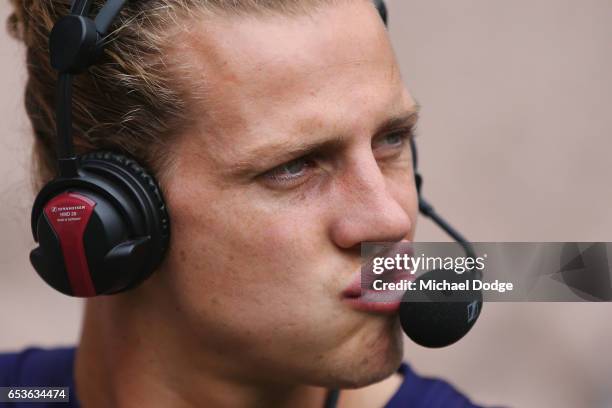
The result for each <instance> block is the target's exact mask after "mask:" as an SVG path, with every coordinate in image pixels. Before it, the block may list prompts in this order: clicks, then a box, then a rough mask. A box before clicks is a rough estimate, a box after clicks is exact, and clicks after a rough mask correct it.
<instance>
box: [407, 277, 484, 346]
mask: <svg viewBox="0 0 612 408" xmlns="http://www.w3.org/2000/svg"><path fill="white" fill-rule="evenodd" d="M468 273H469V272H465V273H464V274H463V275H460V274H458V273H456V272H455V271H454V270H444V269H442V270H440V269H435V270H433V271H429V272H427V273H425V274H424V275H423V276H421V277H419V278H418V279H417V280H416V281H415V283H416V287H417V288H421V281H423V282H434V283H435V282H442V281H444V280H446V282H448V283H451V284H452V283H464V282H466V281H467V280H468V279H469V276H464V275H466V274H468ZM470 287H471V285H470ZM481 310H482V292H481V291H480V290H461V291H460V290H413V291H406V293H405V294H404V298H403V299H402V303H401V304H400V309H399V318H400V323H401V326H402V330H403V331H404V333H406V335H407V336H408V337H409V338H410V339H411V340H412V341H414V342H415V343H417V344H419V345H421V346H424V347H429V348H440V347H446V346H449V345H451V344H453V343H455V342H456V341H458V340H460V339H461V338H462V337H463V336H465V335H466V334H467V333H468V332H469V331H470V329H471V328H472V326H474V323H476V320H477V319H478V316H479V315H480V311H481Z"/></svg>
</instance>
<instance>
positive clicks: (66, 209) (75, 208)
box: [51, 205, 85, 213]
mask: <svg viewBox="0 0 612 408" xmlns="http://www.w3.org/2000/svg"><path fill="white" fill-rule="evenodd" d="M84 209H85V206H84V205H77V206H74V207H51V212H52V213H56V212H58V211H60V212H61V211H75V210H84Z"/></svg>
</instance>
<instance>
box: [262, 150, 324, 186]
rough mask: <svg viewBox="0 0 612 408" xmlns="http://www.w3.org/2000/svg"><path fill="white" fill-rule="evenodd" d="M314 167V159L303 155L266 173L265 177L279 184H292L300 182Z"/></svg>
mask: <svg viewBox="0 0 612 408" xmlns="http://www.w3.org/2000/svg"><path fill="white" fill-rule="evenodd" d="M313 168H314V161H313V160H312V159H309V158H308V157H301V158H299V159H295V160H292V161H290V162H287V163H283V164H281V165H280V166H278V167H275V168H273V169H272V170H270V171H268V172H266V173H264V174H263V175H262V176H263V178H264V179H265V180H266V181H268V182H270V183H274V184H277V185H287V186H291V185H294V184H299V183H300V182H301V181H302V180H303V179H304V178H306V176H307V175H308V174H309V173H310V171H311V170H312V169H313Z"/></svg>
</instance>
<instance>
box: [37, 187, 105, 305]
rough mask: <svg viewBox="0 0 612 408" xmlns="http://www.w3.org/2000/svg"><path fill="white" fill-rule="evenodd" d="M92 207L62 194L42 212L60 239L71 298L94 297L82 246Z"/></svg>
mask: <svg viewBox="0 0 612 408" xmlns="http://www.w3.org/2000/svg"><path fill="white" fill-rule="evenodd" d="M95 206H96V202H95V201H93V200H91V199H90V198H88V197H85V196H83V195H81V194H76V193H62V194H60V195H58V196H56V197H54V198H53V199H52V200H51V201H49V202H48V203H47V205H46V206H45V209H44V211H45V214H46V215H47V219H48V220H49V222H50V223H51V227H52V228H53V230H54V231H55V233H56V234H57V236H58V238H59V240H60V245H61V247H62V253H63V255H64V264H65V265H66V271H67V272H68V280H69V281H70V286H71V287H72V292H73V294H74V295H75V296H81V297H89V296H95V295H96V289H95V287H94V285H93V282H92V280H91V275H90V273H89V267H88V265H87V257H86V256H85V247H84V245H83V234H84V233H85V228H86V227H87V223H88V222H89V217H91V213H93V209H94V207H95Z"/></svg>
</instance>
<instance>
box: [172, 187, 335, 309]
mask: <svg viewBox="0 0 612 408" xmlns="http://www.w3.org/2000/svg"><path fill="white" fill-rule="evenodd" d="M198 202H200V203H208V204H207V205H206V207H203V206H198V205H197V203H198ZM194 203H195V204H196V205H194ZM245 203H247V204H245ZM249 203H250V205H249ZM172 208H173V213H172V217H173V219H172V222H173V224H172V240H173V242H172V248H171V251H170V253H169V254H168V255H169V260H168V269H169V270H171V271H172V272H171V273H172V280H173V281H174V284H175V285H177V286H179V287H177V290H178V291H180V293H183V294H185V293H188V294H191V295H190V297H191V298H192V300H193V304H192V305H191V307H194V308H199V307H202V308H204V307H208V306H209V305H210V304H211V303H214V302H218V304H222V306H223V308H225V310H227V311H229V310H232V311H233V312H237V311H240V312H249V310H251V311H252V310H256V309H257V310H260V311H261V309H270V310H274V308H275V307H276V306H278V305H280V304H283V305H285V306H286V304H287V303H288V302H290V301H291V300H292V299H293V298H295V297H296V296H298V295H300V296H302V297H303V296H315V294H314V293H313V292H308V290H309V289H310V290H314V288H315V287H317V285H316V284H313V283H316V281H317V280H318V279H320V278H321V276H318V275H317V268H315V263H317V262H318V258H320V257H317V256H316V254H317V253H319V254H320V253H321V249H322V248H321V247H322V245H324V243H323V240H322V238H323V237H322V235H321V233H320V231H322V228H321V227H320V226H319V225H317V224H316V222H315V221H316V220H317V218H318V217H316V216H313V215H310V216H306V215H305V214H301V213H300V212H299V211H297V210H286V211H282V212H279V211H276V212H275V213H269V212H268V211H266V210H262V209H259V208H258V207H257V206H256V205H254V204H253V203H252V201H249V200H244V199H240V198H235V199H231V198H229V197H224V196H223V195H222V194H220V195H217V199H216V200H215V202H213V203H211V202H210V201H208V200H193V199H189V200H183V201H181V202H176V203H175V205H174V206H173V207H172ZM306 271H307V273H305V272H306ZM264 297H265V302H259V300H260V299H263V298H264ZM214 304H217V303H214ZM292 310H293V309H292ZM266 315H267V314H266ZM260 318H261V316H260Z"/></svg>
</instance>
